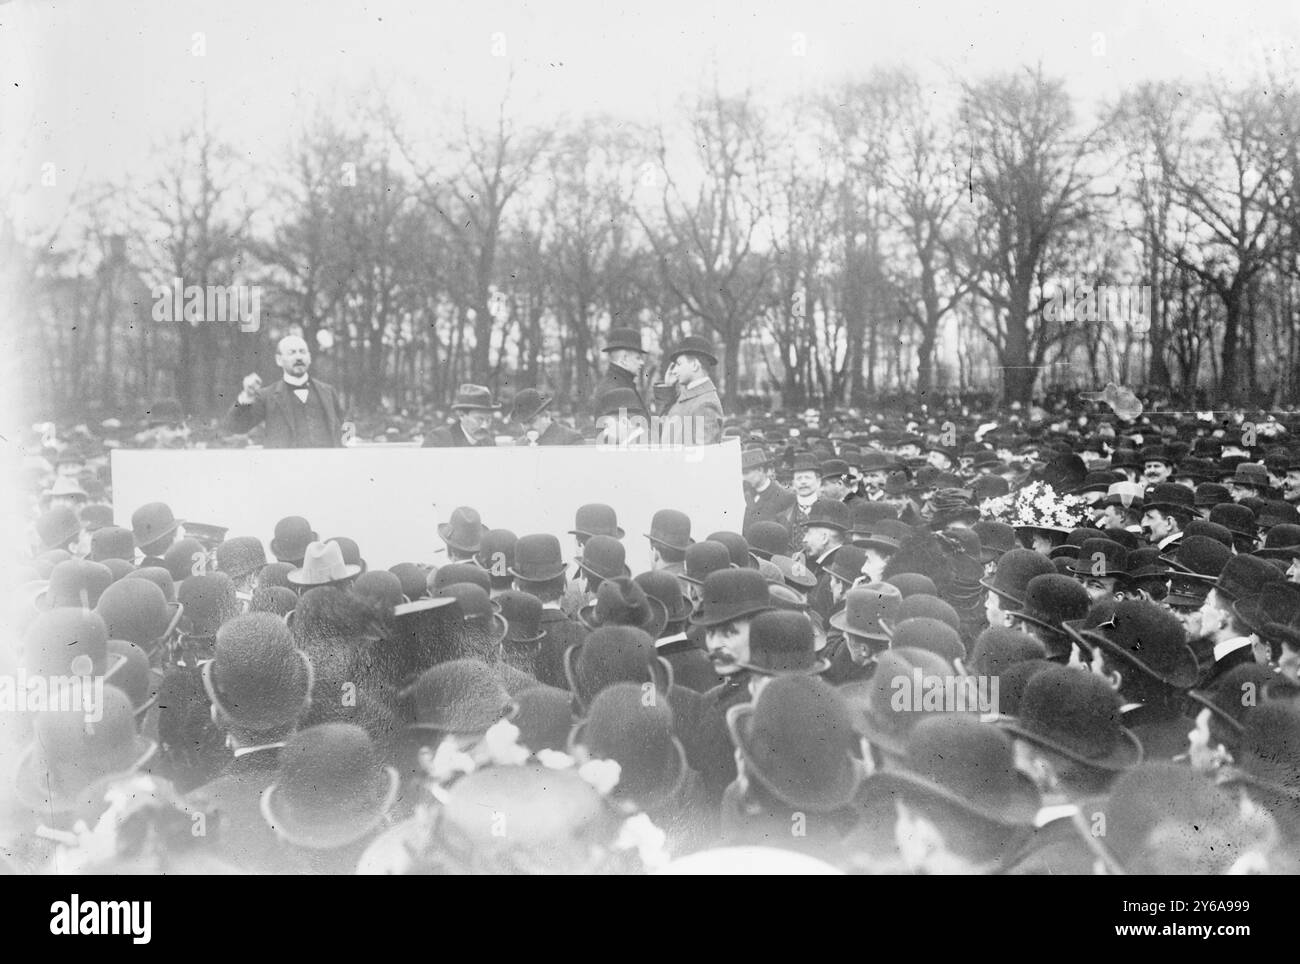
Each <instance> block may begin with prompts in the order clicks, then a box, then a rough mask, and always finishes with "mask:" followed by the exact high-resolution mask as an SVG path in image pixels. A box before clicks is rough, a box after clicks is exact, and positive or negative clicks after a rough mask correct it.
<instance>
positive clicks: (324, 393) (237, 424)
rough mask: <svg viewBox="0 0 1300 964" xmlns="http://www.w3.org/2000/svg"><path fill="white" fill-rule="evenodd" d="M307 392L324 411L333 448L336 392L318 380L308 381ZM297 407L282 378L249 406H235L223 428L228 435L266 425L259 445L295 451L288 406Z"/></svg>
mask: <svg viewBox="0 0 1300 964" xmlns="http://www.w3.org/2000/svg"><path fill="white" fill-rule="evenodd" d="M311 390H312V391H314V392H315V393H316V394H317V395H318V396H319V398H320V401H321V405H322V407H323V408H324V409H325V421H326V423H327V426H328V429H329V435H330V438H332V439H333V440H334V445H333V447H334V448H337V447H339V446H340V445H342V439H341V436H342V431H343V422H344V416H343V403H342V402H341V401H339V395H338V392H337V391H335V390H334V388H333V386H330V385H327V384H325V383H324V382H322V381H319V380H318V379H315V378H313V379H311ZM291 404H292V405H300V404H302V403H301V402H299V401H298V399H297V398H296V397H295V396H294V395H293V388H292V387H291V386H290V385H289V383H288V382H286V381H285V380H284V379H283V378H282V379H280V380H279V381H278V382H276V383H275V384H274V385H271V386H268V387H263V388H262V389H261V390H260V391H258V393H257V397H256V398H254V399H253V403H252V404H251V405H240V404H239V402H235V404H234V405H232V406H231V407H230V411H229V413H227V415H226V427H227V428H228V429H229V430H230V431H232V432H239V433H241V434H242V433H244V432H251V431H252V430H253V429H254V428H255V427H256V426H258V425H260V424H261V423H262V422H265V423H266V436H265V438H264V439H263V440H262V444H263V445H264V446H266V447H267V448H268V449H289V448H295V447H297V446H295V444H294V442H295V440H294V420H293V417H292V416H291V415H290V414H289V405H291Z"/></svg>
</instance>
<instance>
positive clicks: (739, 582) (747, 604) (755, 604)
mask: <svg viewBox="0 0 1300 964" xmlns="http://www.w3.org/2000/svg"><path fill="white" fill-rule="evenodd" d="M700 596H701V602H700V607H699V609H698V610H697V611H696V612H695V613H694V614H693V615H692V616H691V623H692V624H693V625H696V626H704V627H709V626H719V625H721V624H723V623H729V622H732V621H733V620H737V619H744V618H747V617H750V616H755V615H757V614H758V613H761V612H766V611H767V610H769V609H772V608H773V605H772V599H771V595H770V594H769V593H768V591H767V580H766V579H764V578H763V577H762V576H761V575H760V574H759V573H758V571H757V570H754V569H722V570H719V571H718V572H713V573H710V574H709V575H708V576H706V577H705V579H704V583H703V586H702V588H701V592H700Z"/></svg>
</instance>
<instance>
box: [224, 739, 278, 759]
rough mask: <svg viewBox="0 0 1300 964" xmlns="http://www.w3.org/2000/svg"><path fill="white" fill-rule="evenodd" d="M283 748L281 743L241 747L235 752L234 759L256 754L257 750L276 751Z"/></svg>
mask: <svg viewBox="0 0 1300 964" xmlns="http://www.w3.org/2000/svg"><path fill="white" fill-rule="evenodd" d="M283 746H284V742H283V741H282V742H280V743H263V744H262V745H261V746H241V747H239V748H238V749H237V750H235V759H236V760H238V759H239V758H240V757H241V756H244V755H245V754H248V753H257V752H258V751H259V750H278V749H280V748H281V747H283Z"/></svg>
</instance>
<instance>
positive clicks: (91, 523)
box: [77, 505, 113, 532]
mask: <svg viewBox="0 0 1300 964" xmlns="http://www.w3.org/2000/svg"><path fill="white" fill-rule="evenodd" d="M77 518H78V519H80V520H81V527H82V528H83V529H85V530H86V531H87V532H94V531H95V530H96V529H102V528H104V527H105V526H111V525H112V524H113V507H112V506H111V505H87V506H82V507H81V511H80V512H78V513H77Z"/></svg>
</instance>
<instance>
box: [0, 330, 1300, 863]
mask: <svg viewBox="0 0 1300 964" xmlns="http://www.w3.org/2000/svg"><path fill="white" fill-rule="evenodd" d="M634 334H635V333H634V332H633V333H627V332H614V333H611V339H610V342H609V344H610V348H609V349H608V350H609V352H610V353H611V354H612V355H613V356H614V358H613V359H611V361H617V362H621V363H622V364H621V365H620V364H615V365H613V366H612V367H611V370H610V372H611V373H610V375H608V376H607V379H606V383H602V387H601V389H600V391H598V392H597V393H596V394H595V395H594V396H593V399H594V408H595V409H597V410H599V411H595V412H594V413H593V414H596V415H597V416H602V415H603V416H605V417H613V416H614V413H615V412H621V414H620V415H619V416H618V417H619V418H625V417H626V413H627V410H628V409H629V407H632V406H633V405H634V404H639V406H640V408H639V411H640V412H642V413H646V412H648V411H649V410H650V409H651V408H653V407H654V405H653V404H646V402H645V400H644V399H643V398H642V389H641V388H640V386H639V385H638V383H637V380H636V377H635V376H636V372H637V371H639V368H640V366H639V365H637V364H636V363H637V361H638V357H637V356H641V357H643V356H644V354H645V353H644V352H643V351H642V350H641V348H640V343H639V341H634V340H633V338H632V335H634ZM297 347H298V346H296V345H294V344H290V345H288V346H287V347H286V345H285V344H284V343H283V342H282V343H281V350H280V354H281V356H283V359H284V361H283V362H282V364H281V367H282V368H283V370H284V372H285V376H286V379H285V381H284V382H283V383H278V384H277V386H276V387H275V389H274V390H275V392H276V393H277V394H276V398H275V400H273V401H270V402H269V403H268V402H267V401H266V400H265V392H266V390H264V389H262V388H261V386H260V380H255V381H249V382H246V383H245V386H244V391H243V392H242V393H241V397H240V398H239V399H238V400H237V401H236V403H235V410H234V411H233V412H232V417H235V418H238V419H241V420H242V422H241V425H240V426H239V427H240V428H242V429H244V430H248V429H249V428H251V427H252V426H253V425H254V424H256V423H258V422H260V421H266V422H268V425H267V431H268V433H271V432H275V433H280V434H279V436H278V438H279V441H280V443H281V444H286V445H290V444H294V439H295V438H297V437H298V435H299V433H303V437H304V438H307V439H308V440H314V441H315V442H317V443H319V442H320V441H321V439H323V438H325V437H326V436H325V435H324V434H320V433H332V432H335V431H336V430H337V428H338V426H337V425H336V424H335V423H336V422H337V421H339V420H340V419H341V417H342V411H341V407H338V408H336V407H335V406H334V402H333V400H330V401H329V403H328V404H322V405H320V406H319V408H318V411H317V414H316V415H310V414H307V413H306V412H305V409H306V408H307V407H310V406H311V405H312V404H313V398H312V396H313V395H314V394H315V393H311V392H310V389H309V388H306V387H305V386H306V385H307V375H306V366H305V365H302V364H301V363H302V358H301V354H300V353H299V352H298V351H297ZM669 361H670V362H672V363H673V365H672V368H673V369H678V371H676V372H674V376H675V377H677V376H680V377H678V382H677V389H676V399H677V401H676V402H674V403H672V404H679V406H680V407H682V408H685V409H686V410H688V411H690V412H691V413H692V414H698V413H703V414H704V415H705V416H707V418H708V419H709V420H710V421H711V422H713V421H716V427H717V438H719V439H721V438H724V437H734V438H737V439H739V441H740V444H741V447H742V453H741V461H742V476H743V477H742V479H740V480H737V482H738V485H743V491H744V498H745V517H744V521H743V524H742V525H741V526H739V528H738V530H737V531H720V532H712V533H710V532H701V531H698V529H697V527H696V526H694V525H693V523H692V520H691V519H690V518H689V517H688V516H687V515H686V514H685V513H683V512H681V511H680V510H679V509H678V508H675V507H674V506H673V499H672V494H671V493H668V492H666V493H665V494H664V500H663V505H661V506H657V507H656V509H657V511H656V512H655V513H654V517H653V523H652V524H651V526H650V531H649V532H647V533H639V532H627V531H625V530H624V529H623V527H622V526H620V524H619V510H620V507H619V506H617V505H609V504H603V503H598V502H583V503H582V504H578V503H579V502H580V501H582V497H583V493H581V492H579V491H576V490H575V492H574V499H575V512H574V518H573V523H572V528H571V529H570V530H568V531H567V532H511V531H508V530H505V529H500V528H493V527H492V526H491V525H490V522H491V520H490V519H487V520H485V519H483V518H482V517H481V514H480V513H479V512H478V511H477V510H476V509H475V507H473V506H461V507H458V508H457V509H456V510H455V511H454V512H452V513H451V514H450V516H449V517H448V519H447V521H446V523H445V524H443V525H441V526H440V527H439V529H438V534H439V539H440V543H441V544H440V545H430V546H429V547H428V552H427V554H426V555H425V556H424V557H423V558H420V559H412V560H410V561H407V562H402V563H400V564H397V565H394V566H392V567H390V568H388V569H380V568H371V567H369V566H368V565H367V563H366V558H365V557H366V546H365V541H364V537H359V538H353V537H350V536H348V535H343V534H337V535H332V536H331V535H330V534H328V533H327V534H326V537H325V538H322V536H321V535H320V534H319V533H317V532H316V531H315V530H314V529H313V526H312V524H311V522H310V521H309V520H308V519H306V518H303V517H301V516H298V515H294V514H292V510H293V507H292V506H286V507H285V511H286V513H288V514H286V515H285V517H284V518H283V519H281V521H280V522H279V524H278V525H276V527H275V531H274V533H263V534H247V533H233V534H232V533H231V532H230V531H229V530H228V529H227V528H225V527H224V526H223V525H222V522H223V520H220V519H204V520H188V519H187V520H182V519H178V518H176V517H175V514H174V513H173V512H172V510H171V508H170V507H169V506H167V505H166V504H163V503H151V504H148V505H144V506H142V507H140V508H139V509H138V510H136V511H135V512H134V513H133V514H132V515H131V517H130V518H129V519H124V518H118V517H117V516H116V515H115V514H114V511H113V508H112V505H111V502H112V498H111V496H112V479H111V477H110V476H109V473H108V468H107V460H106V459H105V458H104V452H105V449H104V447H103V446H102V445H101V446H100V447H99V448H98V449H97V450H95V449H92V448H89V447H88V443H87V439H85V438H75V439H72V440H66V439H59V438H58V437H56V436H51V435H48V434H47V436H46V438H44V439H43V440H42V443H43V447H42V448H41V449H40V451H38V452H34V453H33V454H32V456H31V457H30V458H29V460H28V463H27V465H26V471H25V475H24V484H25V485H26V486H27V488H28V494H29V496H30V506H31V509H32V527H31V531H30V533H29V535H30V541H31V545H30V547H29V548H30V551H27V552H24V551H21V550H20V551H19V552H18V553H17V554H16V555H15V558H14V559H13V560H12V563H13V564H12V565H11V566H10V568H9V583H10V585H9V589H10V593H9V596H10V603H9V605H10V616H11V619H10V620H9V623H8V625H9V626H10V627H12V628H13V630H14V632H13V634H12V637H13V638H12V640H11V644H10V645H8V646H6V647H4V648H3V650H0V709H4V710H7V711H9V712H3V713H0V727H3V729H2V730H0V740H2V741H3V750H4V753H3V757H4V760H5V763H6V769H5V773H4V776H5V779H4V781H3V784H2V785H0V861H2V862H3V865H4V867H5V868H6V869H7V870H9V871H11V872H15V873H94V872H107V873H126V872H139V873H200V872H201V873H313V874H326V873H329V874H334V873H349V874H350V873H557V872H562V873H643V872H653V871H667V872H683V873H691V872H705V873H709V872H717V873H736V872H773V873H785V872H789V873H805V872H806V873H812V872H837V871H838V872H848V873H862V874H892V873H945V874H946V873H978V874H1095V873H1106V874H1125V873H1130V874H1182V873H1196V874H1237V873H1291V872H1294V871H1295V869H1296V866H1297V857H1298V856H1300V512H1298V511H1297V506H1300V417H1292V416H1290V415H1280V416H1279V415H1277V414H1273V415H1269V414H1266V413H1260V414H1259V415H1258V416H1257V417H1255V418H1253V419H1252V418H1250V417H1249V416H1248V415H1247V414H1246V413H1240V412H1239V413H1235V414H1229V415H1227V416H1225V415H1224V413H1199V414H1198V413H1182V412H1174V413H1168V414H1162V413H1159V412H1146V413H1136V414H1135V413H1133V412H1129V411H1125V412H1124V413H1123V414H1122V415H1117V414H1116V413H1115V412H1113V411H1111V410H1110V409H1109V408H1108V407H1107V406H1106V405H1105V404H1104V401H1101V400H1094V401H1091V402H1085V401H1082V400H1075V402H1074V404H1073V405H1072V406H1070V407H1068V409H1067V410H1066V411H1065V412H1063V413H1061V414H1059V415H1058V414H1055V413H1054V414H1052V415H1047V416H1042V413H1039V415H1040V416H1042V417H1032V416H1031V415H1030V414H1029V413H1024V414H1023V415H1022V414H1021V413H999V412H997V411H996V410H971V409H969V408H966V407H961V406H954V407H951V408H947V407H944V408H940V409H939V410H930V409H925V410H923V409H919V408H918V409H917V410H914V411H904V412H898V413H888V414H886V413H878V414H875V415H871V414H867V415H861V414H856V413H845V412H838V413H835V412H832V413H824V414H817V413H808V414H804V415H797V414H792V413H766V414H761V415H750V416H744V417H732V418H723V416H722V413H721V408H720V405H718V404H717V401H716V399H717V395H716V392H715V391H714V390H713V388H712V381H711V380H708V378H707V370H708V369H709V367H710V366H711V365H712V364H713V363H716V357H714V355H713V353H712V352H711V349H710V347H709V346H708V345H707V343H704V342H703V341H702V340H697V341H696V342H690V341H689V340H688V342H687V343H685V344H684V346H683V349H682V350H680V351H679V352H678V353H677V354H675V355H673V356H672V357H671V358H670V359H669ZM307 363H308V364H309V358H308V360H307ZM670 370H672V369H670ZM620 372H624V373H627V374H626V375H624V374H620ZM705 381H708V386H707V390H705V391H701V389H704V388H705ZM623 382H626V384H623ZM281 386H283V387H281ZM683 396H686V397H685V398H684V399H683ZM295 398H296V401H297V403H298V404H299V405H302V406H303V407H304V409H303V411H301V412H295V411H294V408H293V406H294V400H295ZM259 399H263V400H262V401H259ZM550 401H551V400H550V399H549V398H548V397H547V396H545V395H543V394H542V393H539V392H535V391H526V392H520V393H518V395H517V396H516V397H515V399H514V405H513V408H512V412H513V414H514V418H513V424H514V427H515V430H516V432H518V433H519V435H520V440H521V442H522V443H523V444H538V443H539V441H541V440H546V441H544V442H542V444H551V443H552V442H554V443H555V444H574V443H577V442H581V441H583V440H584V433H582V432H579V431H576V430H575V429H574V428H573V427H572V426H569V425H565V424H564V420H563V419H562V418H560V416H559V415H556V414H553V413H549V406H550ZM499 408H500V406H498V405H496V403H495V402H494V401H493V400H492V398H491V395H490V393H489V392H488V391H487V389H486V388H482V387H480V386H464V387H463V388H462V390H461V392H460V393H459V394H458V396H457V407H456V409H455V411H456V421H455V422H453V423H451V424H449V425H447V426H445V427H444V428H441V429H439V430H438V432H436V433H434V434H433V435H432V436H430V438H432V439H433V441H428V440H426V444H430V445H473V444H478V443H480V442H483V441H485V440H487V439H490V438H494V437H495V434H494V433H495V429H496V426H497V421H496V420H497V417H498V416H497V414H496V413H497V411H498V409H499ZM605 408H608V409H609V411H608V412H606V411H604V409H605ZM277 410H278V411H279V412H280V414H279V415H277V414H275V413H276V412H277ZM467 416H468V417H467ZM543 417H544V418H545V424H543V423H542V421H539V420H540V419H542V418H543ZM277 419H278V423H277V424H276V425H274V426H272V425H271V424H269V422H270V420H277ZM313 433H315V434H313ZM457 433H459V438H460V440H459V441H457V438H458V436H457ZM435 457H436V456H435ZM353 535H354V536H360V535H361V534H353ZM641 539H646V540H648V544H649V547H650V558H651V560H652V564H651V567H650V568H649V569H648V570H647V571H644V572H638V573H633V572H632V571H631V569H630V568H629V566H628V565H627V559H628V557H629V553H628V551H627V546H628V545H629V543H631V542H632V541H634V540H641ZM5 681H8V683H7V684H5ZM74 683H82V684H83V686H82V689H81V690H80V691H78V692H80V693H81V695H82V696H83V697H85V698H84V699H81V700H79V701H73V702H72V703H69V702H68V701H67V700H62V701H61V698H62V697H64V696H66V694H67V692H68V690H69V688H70V687H72V685H73V684H74ZM56 684H57V685H56ZM6 688H7V692H8V695H7V696H6ZM6 700H7V705H5V703H6Z"/></svg>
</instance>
